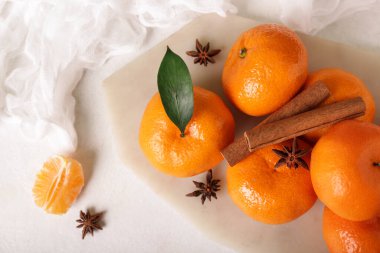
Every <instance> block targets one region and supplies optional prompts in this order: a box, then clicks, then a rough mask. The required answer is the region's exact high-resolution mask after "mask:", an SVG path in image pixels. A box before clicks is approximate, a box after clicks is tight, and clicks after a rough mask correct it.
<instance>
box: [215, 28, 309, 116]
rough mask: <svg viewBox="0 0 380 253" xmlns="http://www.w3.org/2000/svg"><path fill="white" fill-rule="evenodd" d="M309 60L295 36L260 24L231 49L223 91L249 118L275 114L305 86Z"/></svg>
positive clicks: (287, 31) (224, 74)
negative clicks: (250, 116)
mask: <svg viewBox="0 0 380 253" xmlns="http://www.w3.org/2000/svg"><path fill="white" fill-rule="evenodd" d="M307 60H308V58H307V51H306V48H305V46H304V45H303V43H302V41H301V40H300V39H299V38H298V36H297V35H296V33H294V32H293V31H291V30H290V29H288V28H287V27H285V26H281V25H276V24H265V25H259V26H257V27H254V28H252V29H250V30H248V31H246V32H244V33H243V34H242V35H241V36H240V37H239V38H238V39H237V41H236V42H235V44H234V45H233V46H232V48H231V50H230V52H229V54H228V58H227V60H226V62H225V65H224V69H223V75H222V83H223V89H224V92H225V94H226V96H227V97H228V98H229V99H230V100H231V102H232V103H233V104H234V105H235V106H236V107H237V108H239V109H240V110H241V111H243V112H244V113H246V114H248V115H252V116H262V115H265V114H268V113H271V112H274V111H275V110H278V109H279V108H280V107H281V106H283V105H284V104H285V103H286V102H287V101H289V100H290V99H291V98H292V97H293V96H294V95H295V94H296V93H297V92H298V90H299V89H300V88H301V86H302V85H303V83H304V81H305V80H306V77H307Z"/></svg>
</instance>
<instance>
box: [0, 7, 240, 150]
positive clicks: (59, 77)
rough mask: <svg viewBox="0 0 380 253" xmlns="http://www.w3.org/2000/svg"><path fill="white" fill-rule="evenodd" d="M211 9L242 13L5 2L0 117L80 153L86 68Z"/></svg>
mask: <svg viewBox="0 0 380 253" xmlns="http://www.w3.org/2000/svg"><path fill="white" fill-rule="evenodd" d="M210 12H215V13H218V14H219V15H225V14H226V12H236V9H235V7H234V6H233V5H231V4H230V3H229V1H228V0H212V1H202V0H171V1H166V0H155V1H152V0H150V1H149V0H139V1H137V0H135V1H116V0H115V1H92V0H86V1H85V0H80V1H75V0H64V1H62V0H57V1H21V2H7V1H6V2H3V3H1V5H0V14H1V19H0V20H1V22H0V41H1V42H2V43H1V45H2V46H1V47H0V65H1V66H2V68H1V70H0V71H1V72H0V108H1V112H0V113H1V114H0V116H1V118H0V119H1V120H3V121H9V120H11V121H13V122H16V123H17V124H18V125H19V126H20V127H21V130H22V131H23V133H24V134H26V136H29V137H32V138H42V137H46V135H49V136H50V137H49V138H52V139H53V140H54V142H55V143H56V145H55V147H56V149H57V150H56V152H57V153H71V152H73V151H75V149H76V146H77V135H76V132H75V129H74V124H73V123H74V119H75V116H74V115H75V113H74V112H75V111H74V107H75V100H74V98H73V96H72V91H73V89H74V88H75V86H76V85H77V83H78V82H79V80H80V78H81V76H82V74H83V71H84V70H85V69H96V68H99V67H100V66H102V65H103V64H104V63H105V62H106V61H107V60H108V59H109V58H110V57H112V56H116V55H122V54H126V53H128V52H131V51H132V50H137V49H138V48H139V47H140V46H141V45H142V44H143V42H144V39H145V37H146V35H147V28H146V27H162V26H167V25H170V24H174V23H176V24H184V23H185V22H188V21H189V20H191V19H192V18H194V17H195V16H196V15H197V14H199V13H210Z"/></svg>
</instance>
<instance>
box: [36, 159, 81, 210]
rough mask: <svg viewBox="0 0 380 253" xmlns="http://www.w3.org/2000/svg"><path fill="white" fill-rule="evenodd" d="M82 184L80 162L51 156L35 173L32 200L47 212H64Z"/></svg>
mask: <svg viewBox="0 0 380 253" xmlns="http://www.w3.org/2000/svg"><path fill="white" fill-rule="evenodd" d="M83 185H84V177H83V170H82V166H81V165H80V163H79V162H78V161H76V160H74V159H72V158H68V157H63V156H53V157H51V158H49V159H48V161H46V162H45V163H44V165H43V167H42V169H41V170H40V172H39V173H38V174H37V178H36V181H35V184H34V187H33V195H34V201H35V202H36V204H37V206H39V207H41V208H43V209H44V210H45V211H46V212H47V213H52V214H64V213H66V211H67V210H68V209H69V208H70V206H71V204H72V203H73V202H74V201H75V199H76V198H77V196H78V194H79V193H80V191H81V190H82V187H83Z"/></svg>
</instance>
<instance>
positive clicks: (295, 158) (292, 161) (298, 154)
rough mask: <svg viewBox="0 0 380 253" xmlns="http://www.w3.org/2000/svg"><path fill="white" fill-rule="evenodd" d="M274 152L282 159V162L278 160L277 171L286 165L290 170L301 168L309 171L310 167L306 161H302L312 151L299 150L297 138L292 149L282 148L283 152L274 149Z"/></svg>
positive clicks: (275, 166)
mask: <svg viewBox="0 0 380 253" xmlns="http://www.w3.org/2000/svg"><path fill="white" fill-rule="evenodd" d="M272 151H273V152H274V153H275V154H276V155H278V156H279V157H280V160H278V161H277V163H276V164H275V165H274V168H275V169H277V168H279V167H281V166H282V165H286V166H287V167H288V168H292V167H294V168H295V169H297V168H298V167H299V166H301V167H303V168H304V169H307V170H308V169H309V166H308V165H307V163H306V162H305V160H304V159H302V157H303V156H305V155H306V154H307V153H309V152H310V150H301V149H298V147H297V138H294V139H293V145H292V147H291V148H288V147H285V146H282V150H278V149H272Z"/></svg>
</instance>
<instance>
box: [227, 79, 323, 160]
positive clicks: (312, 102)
mask: <svg viewBox="0 0 380 253" xmlns="http://www.w3.org/2000/svg"><path fill="white" fill-rule="evenodd" d="M329 96H330V91H329V89H328V88H327V87H326V85H324V84H323V83H322V82H318V83H316V84H315V85H313V86H312V87H310V88H308V89H306V90H303V91H302V92H300V93H299V94H298V95H297V96H295V97H294V98H293V99H292V100H290V101H289V102H288V103H286V104H285V105H284V106H283V107H281V108H280V109H279V110H278V111H276V112H274V113H272V114H271V115H270V116H268V117H267V118H266V119H265V120H263V121H262V122H261V123H260V124H259V125H257V126H256V127H258V126H260V125H263V124H267V123H271V122H275V121H277V120H281V119H284V118H287V117H290V116H294V115H297V114H299V113H303V112H306V111H308V110H310V109H313V108H315V107H317V106H318V105H319V104H320V103H321V102H323V101H324V100H325V99H326V98H327V97H329ZM250 153H251V152H250V151H249V145H248V142H247V139H246V138H245V136H244V135H243V136H240V137H239V138H237V139H236V140H235V141H234V142H233V143H231V144H230V145H228V146H227V147H226V148H224V149H223V150H222V155H223V157H224V158H225V159H226V161H227V162H228V164H229V165H230V166H234V165H235V164H237V163H238V162H240V161H241V160H243V159H244V158H246V157H247V156H248V155H249V154H250Z"/></svg>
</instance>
